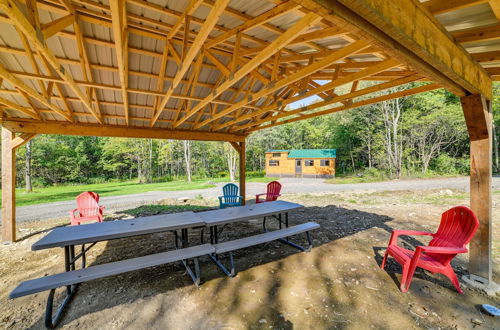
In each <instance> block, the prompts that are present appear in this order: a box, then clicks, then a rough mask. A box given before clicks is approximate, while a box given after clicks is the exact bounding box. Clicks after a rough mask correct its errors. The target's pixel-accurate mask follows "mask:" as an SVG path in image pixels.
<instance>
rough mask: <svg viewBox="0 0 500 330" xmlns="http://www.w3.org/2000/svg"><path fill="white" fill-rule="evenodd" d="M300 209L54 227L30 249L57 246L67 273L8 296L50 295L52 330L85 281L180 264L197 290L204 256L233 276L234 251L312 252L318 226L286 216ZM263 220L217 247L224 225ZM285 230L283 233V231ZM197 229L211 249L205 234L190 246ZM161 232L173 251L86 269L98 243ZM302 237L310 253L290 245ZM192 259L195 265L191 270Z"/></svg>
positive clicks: (282, 205)
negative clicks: (272, 246)
mask: <svg viewBox="0 0 500 330" xmlns="http://www.w3.org/2000/svg"><path fill="white" fill-rule="evenodd" d="M300 208H303V206H302V205H300V204H296V203H290V202H286V201H274V202H266V203H260V204H252V205H246V206H239V207H233V208H226V209H219V210H213V211H205V212H198V213H194V212H182V213H174V214H163V215H156V216H149V217H141V218H135V219H127V220H116V221H107V222H102V223H92V224H85V225H80V226H67V227H60V228H56V229H54V230H52V231H51V232H50V233H48V234H47V235H46V236H45V237H43V238H42V239H40V240H39V241H37V242H36V243H34V244H33V245H32V247H31V248H32V250H42V249H48V248H55V247H60V248H63V249H64V265H65V272H63V273H60V274H55V275H50V276H45V277H41V278H37V279H33V280H29V281H25V282H23V283H21V284H19V285H18V286H17V287H16V288H15V289H14V290H13V291H12V292H11V293H10V298H17V297H21V296H25V295H29V294H33V293H37V292H41V291H46V290H50V293H49V297H48V300H47V307H46V313H45V325H46V326H47V327H54V326H55V325H56V324H57V323H58V321H59V320H60V319H61V316H62V314H63V312H64V310H65V307H66V306H67V305H68V304H69V302H70V301H71V299H72V297H73V295H74V294H75V291H76V289H77V287H78V285H79V284H80V283H82V282H86V281H90V280H94V279H98V278H103V277H106V276H112V275H117V274H121V273H125V272H129V271H133V270H138V269H143V268H147V267H153V266H157V265H161V264H165V263H170V262H176V261H181V262H182V263H183V265H184V267H185V268H186V271H187V273H188V274H189V275H190V277H191V278H192V280H193V281H194V283H195V284H196V285H199V283H200V268H199V263H198V257H200V256H204V255H208V256H210V257H211V259H212V260H213V261H214V262H215V263H216V264H217V266H219V268H220V269H221V270H222V271H223V272H224V273H225V274H227V275H228V276H234V274H235V270H234V260H233V255H232V251H234V250H238V249H242V248H245V247H250V246H254V245H257V244H261V243H266V242H270V241H273V240H279V241H281V242H283V243H286V244H288V245H291V246H293V247H295V248H298V249H300V250H302V251H307V250H309V249H310V248H311V247H312V241H311V238H310V236H309V231H311V230H313V229H316V228H318V227H319V225H318V224H317V223H314V222H308V223H303V224H300V225H296V226H293V227H289V226H288V212H289V211H292V210H296V209H300ZM283 216H284V218H283ZM266 217H273V218H274V219H276V220H278V222H279V230H274V231H268V230H267V228H266ZM259 218H263V229H264V233H262V234H259V235H254V236H249V237H245V238H241V239H236V240H231V241H227V242H219V235H220V231H219V230H218V226H222V229H223V228H224V226H226V225H229V224H233V223H237V222H241V221H248V220H250V219H259ZM283 225H284V226H285V228H282V226H283ZM197 227H201V228H205V227H209V229H210V243H211V244H203V230H202V239H201V244H200V245H197V246H191V247H190V246H189V242H188V230H189V229H191V228H197ZM178 231H180V243H181V244H179V235H178ZM160 232H172V233H173V234H174V236H175V247H176V249H175V250H173V251H167V252H161V253H156V254H152V255H146V256H142V257H137V258H132V259H126V260H121V261H116V262H111V263H106V264H100V265H94V266H91V267H86V258H85V253H86V252H87V251H88V250H89V249H90V248H91V247H92V246H94V245H95V244H96V243H97V242H101V241H107V240H113V239H120V238H127V237H132V236H139V235H146V234H153V233H160ZM300 233H306V235H307V239H308V242H309V247H308V248H303V247H302V246H300V245H297V244H295V243H293V242H291V241H290V240H289V236H293V235H296V234H300ZM75 245H81V252H80V253H79V254H78V255H75ZM85 245H87V246H85ZM227 252H228V253H229V258H230V263H231V267H230V270H227V269H226V268H225V267H224V265H223V264H222V263H221V261H220V259H219V255H220V254H222V253H227ZM80 258H81V260H82V267H81V268H80V269H76V261H77V260H78V259H80ZM191 260H192V266H191V265H190V261H191ZM192 267H194V269H193V268H192ZM64 286H66V293H67V294H66V298H65V299H64V300H63V302H62V303H61V305H60V306H59V308H58V309H57V311H56V313H55V315H53V301H54V293H55V289H56V288H59V287H64Z"/></svg>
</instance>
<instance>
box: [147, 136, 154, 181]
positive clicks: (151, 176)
mask: <svg viewBox="0 0 500 330" xmlns="http://www.w3.org/2000/svg"><path fill="white" fill-rule="evenodd" d="M148 182H149V183H152V182H153V139H149V173H148Z"/></svg>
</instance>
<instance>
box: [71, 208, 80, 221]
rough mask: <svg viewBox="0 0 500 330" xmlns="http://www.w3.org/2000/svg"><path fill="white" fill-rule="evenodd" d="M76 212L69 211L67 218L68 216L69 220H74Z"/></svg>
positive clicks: (73, 210) (74, 210)
mask: <svg viewBox="0 0 500 330" xmlns="http://www.w3.org/2000/svg"><path fill="white" fill-rule="evenodd" d="M76 211H78V209H72V210H71V211H69V216H70V219H71V220H74V219H76V216H75V212H76Z"/></svg>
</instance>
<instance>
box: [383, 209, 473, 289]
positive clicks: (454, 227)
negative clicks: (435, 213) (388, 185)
mask: <svg viewBox="0 0 500 330" xmlns="http://www.w3.org/2000/svg"><path fill="white" fill-rule="evenodd" d="M478 226H479V221H478V220H477V217H476V215H475V214H474V213H473V212H472V210H471V209H469V208H468V207H465V206H456V207H453V208H451V209H449V210H448V211H446V212H444V213H443V214H442V215H441V223H440V224H439V228H438V230H437V232H436V233H434V234H433V233H427V232H422V231H415V230H394V231H393V232H392V235H391V240H390V241H389V246H388V247H387V250H386V252H385V255H384V260H383V261H382V265H381V266H380V268H382V269H384V267H385V262H386V260H387V256H388V255H391V256H392V257H393V258H394V259H395V260H396V261H397V262H398V263H399V264H401V266H402V267H403V275H402V277H401V285H400V289H401V292H407V291H408V289H409V288H410V283H411V280H412V278H413V274H414V273H415V269H416V268H417V267H420V268H423V269H426V270H428V271H430V272H431V273H433V274H434V273H441V274H443V275H445V276H447V277H448V278H449V279H450V280H451V282H452V283H453V285H454V286H455V288H456V289H457V291H458V292H459V293H463V291H462V289H461V288H460V283H459V282H458V279H457V275H455V272H454V271H453V268H452V267H451V265H450V262H451V260H452V259H453V258H454V257H455V256H456V255H457V254H459V253H465V252H467V248H466V247H465V245H466V244H467V243H469V241H470V240H471V239H472V237H473V236H474V234H475V233H476V230H477V227H478ZM400 235H426V236H432V237H433V239H432V240H431V241H430V243H429V245H428V246H417V248H416V250H415V251H411V250H407V249H404V248H402V247H399V246H397V239H398V236H400Z"/></svg>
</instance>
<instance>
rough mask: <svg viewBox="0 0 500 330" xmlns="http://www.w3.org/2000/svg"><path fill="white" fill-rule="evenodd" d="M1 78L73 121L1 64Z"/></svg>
mask: <svg viewBox="0 0 500 330" xmlns="http://www.w3.org/2000/svg"><path fill="white" fill-rule="evenodd" d="M0 77H2V78H3V79H5V80H7V81H8V82H10V83H11V84H12V85H14V87H16V88H18V89H19V90H22V91H23V92H25V93H26V94H28V95H29V96H30V97H32V98H34V99H35V100H37V101H38V102H40V103H42V104H43V105H45V106H46V107H48V108H49V109H51V110H53V111H55V112H56V113H57V114H59V115H61V116H62V117H63V118H65V119H67V120H68V121H73V119H72V118H71V116H69V114H67V113H66V112H64V111H63V110H61V109H59V108H58V107H57V106H55V105H53V104H52V103H50V102H49V101H48V100H47V99H45V98H44V97H43V96H42V95H40V94H38V92H37V91H35V90H34V89H32V88H31V87H29V86H28V85H26V84H25V83H24V82H22V81H21V80H19V79H18V78H16V77H15V76H14V75H13V74H11V73H10V72H9V71H7V69H5V67H4V66H3V65H1V64H0Z"/></svg>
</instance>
